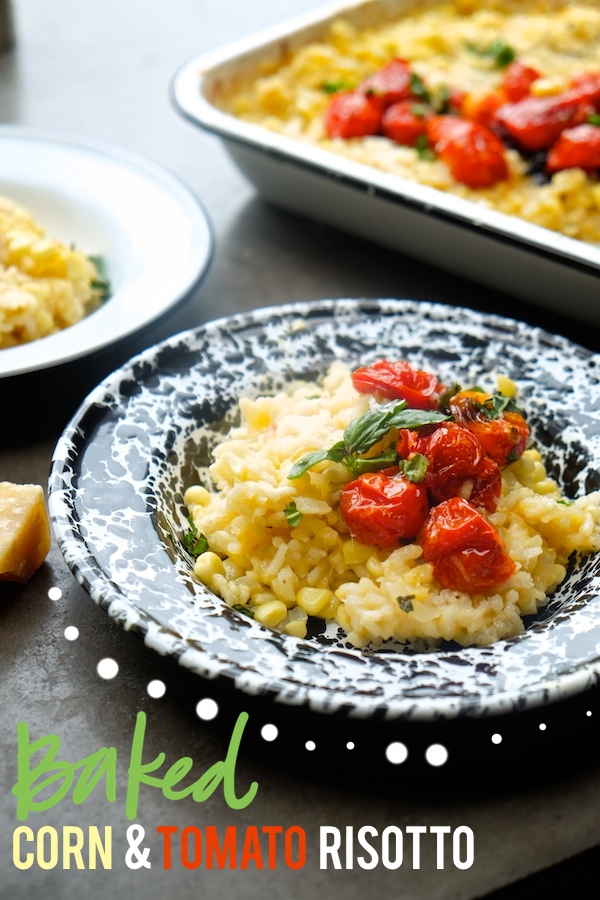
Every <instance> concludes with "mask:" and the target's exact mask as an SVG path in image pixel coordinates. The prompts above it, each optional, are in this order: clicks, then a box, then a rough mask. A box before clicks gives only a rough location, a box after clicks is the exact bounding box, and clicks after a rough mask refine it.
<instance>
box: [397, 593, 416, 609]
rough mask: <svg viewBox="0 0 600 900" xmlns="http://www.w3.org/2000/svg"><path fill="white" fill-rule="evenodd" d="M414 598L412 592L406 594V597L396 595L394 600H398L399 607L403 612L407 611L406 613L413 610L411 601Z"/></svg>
mask: <svg viewBox="0 0 600 900" xmlns="http://www.w3.org/2000/svg"><path fill="white" fill-rule="evenodd" d="M414 599H415V595H414V594H408V595H407V596H406V597H396V600H397V601H398V606H399V607H400V609H401V610H402V611H403V612H407V613H409V612H412V611H413V605H412V602H413V600H414Z"/></svg>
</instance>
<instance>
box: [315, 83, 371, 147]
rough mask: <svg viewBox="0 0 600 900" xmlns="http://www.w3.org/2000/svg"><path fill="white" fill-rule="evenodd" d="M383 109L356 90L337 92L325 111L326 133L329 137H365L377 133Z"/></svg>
mask: <svg viewBox="0 0 600 900" xmlns="http://www.w3.org/2000/svg"><path fill="white" fill-rule="evenodd" d="M380 125H381V109H380V108H379V106H378V105H377V104H376V103H375V102H374V101H373V100H372V99H371V98H370V97H366V96H365V95H364V94H360V93H357V92H356V91H351V92H345V93H340V94H336V95H335V97H333V98H332V99H331V101H330V103H329V106H328V108H327V111H326V113H325V133H326V134H327V137H329V138H336V137H339V138H346V139H348V138H353V137H365V136H366V135H369V134H377V132H378V131H379V127H380Z"/></svg>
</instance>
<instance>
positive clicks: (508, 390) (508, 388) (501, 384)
mask: <svg viewBox="0 0 600 900" xmlns="http://www.w3.org/2000/svg"><path fill="white" fill-rule="evenodd" d="M496 383H497V385H498V390H499V391H500V393H501V394H503V395H504V396H505V397H516V396H517V385H516V384H515V382H514V381H513V380H512V378H509V377H508V375H498V378H497V379H496Z"/></svg>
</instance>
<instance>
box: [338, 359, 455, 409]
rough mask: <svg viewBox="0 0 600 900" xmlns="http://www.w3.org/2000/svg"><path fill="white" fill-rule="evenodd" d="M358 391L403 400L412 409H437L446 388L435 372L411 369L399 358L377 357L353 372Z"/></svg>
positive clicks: (353, 381)
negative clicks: (376, 359) (375, 360)
mask: <svg viewBox="0 0 600 900" xmlns="http://www.w3.org/2000/svg"><path fill="white" fill-rule="evenodd" d="M352 384H353V385H354V387H355V388H356V390H357V391H358V392H359V394H377V395H379V396H381V397H386V398H387V399H388V400H406V402H407V403H408V405H409V406H410V407H411V408H412V409H437V407H438V404H439V399H440V396H441V395H442V394H443V393H444V391H445V390H446V389H445V387H444V385H443V384H442V383H441V382H440V381H438V379H437V378H436V377H435V375H432V374H430V373H429V372H424V371H422V370H421V369H413V367H412V366H410V365H409V364H408V363H407V362H405V361H404V360H402V359H399V360H396V361H395V362H389V361H388V360H387V359H380V360H378V361H377V362H375V363H373V365H372V366H368V367H365V366H361V368H360V369H357V370H356V371H355V372H353V374H352Z"/></svg>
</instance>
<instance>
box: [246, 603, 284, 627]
mask: <svg viewBox="0 0 600 900" xmlns="http://www.w3.org/2000/svg"><path fill="white" fill-rule="evenodd" d="M287 611H288V610H287V606H286V605H285V603H282V602H281V600H271V601H269V603H263V604H262V606H257V607H256V609H255V610H254V618H255V619H256V621H257V622H260V624H261V625H266V626H267V627H268V628H275V626H276V625H279V623H280V622H281V621H283V619H285V617H286V616H287Z"/></svg>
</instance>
